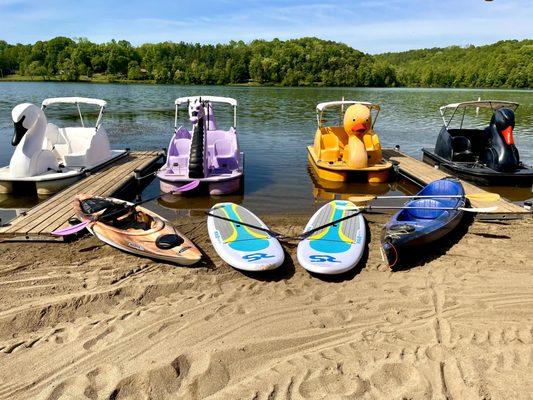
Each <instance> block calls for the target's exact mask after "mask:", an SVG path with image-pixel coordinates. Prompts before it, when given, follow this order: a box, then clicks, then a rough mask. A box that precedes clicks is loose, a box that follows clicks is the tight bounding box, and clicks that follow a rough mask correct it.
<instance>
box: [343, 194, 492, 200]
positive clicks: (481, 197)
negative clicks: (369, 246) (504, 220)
mask: <svg viewBox="0 0 533 400" xmlns="http://www.w3.org/2000/svg"><path fill="white" fill-rule="evenodd" d="M463 198H466V199H468V200H475V201H486V202H491V201H498V200H500V195H499V194H498V193H489V192H481V193H469V194H465V195H464V196H463V195H461V194H452V195H445V194H437V195H434V196H431V195H422V196H420V195H416V194H413V195H407V196H405V195H403V196H374V195H371V194H370V195H364V194H363V195H361V196H350V197H349V198H348V200H350V201H353V202H355V203H364V202H366V201H370V200H375V199H463Z"/></svg>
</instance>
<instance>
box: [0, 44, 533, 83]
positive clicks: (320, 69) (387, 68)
mask: <svg viewBox="0 0 533 400" xmlns="http://www.w3.org/2000/svg"><path fill="white" fill-rule="evenodd" d="M532 60H533V40H523V41H516V40H512V41H501V42H498V43H495V44H492V45H488V46H478V47H476V46H469V47H466V48H463V47H459V46H452V47H448V48H442V49H439V48H435V49H423V50H411V51H406V52H401V53H387V54H380V55H374V56H373V55H369V54H365V53H362V52H360V51H358V50H356V49H353V48H352V47H350V46H347V45H345V44H342V43H336V42H332V41H326V40H321V39H316V38H303V39H294V40H287V41H281V40H278V39H274V40H272V41H264V40H254V41H252V42H250V43H244V42H242V41H239V42H230V43H228V44H218V45H200V44H191V43H184V42H179V43H174V42H164V43H156V44H143V45H141V46H138V47H136V46H132V45H131V44H130V43H129V42H127V41H124V40H120V41H111V42H109V43H104V44H97V43H92V42H90V41H88V40H86V39H78V40H72V39H69V38H65V37H57V38H54V39H51V40H49V41H39V42H36V43H35V44H31V45H24V44H16V45H12V44H8V43H6V42H5V41H0V71H1V76H2V77H4V78H6V77H7V78H8V79H9V78H10V76H11V78H16V77H18V78H19V79H44V80H67V81H76V80H97V81H102V80H104V81H111V82H112V81H150V82H156V83H182V84H208V85H211V84H217V85H224V84H266V85H282V86H308V85H322V86H390V87H393V86H421V87H422V86H423V87H426V86H429V87H516V88H531V87H532V86H533V61H532Z"/></svg>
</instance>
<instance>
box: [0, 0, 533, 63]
mask: <svg viewBox="0 0 533 400" xmlns="http://www.w3.org/2000/svg"><path fill="white" fill-rule="evenodd" d="M55 36H67V37H71V38H78V37H84V38H88V39H89V40H91V41H94V42H107V41H109V40H111V39H117V40H120V39H125V40H128V41H130V42H131V43H132V44H134V45H139V44H142V43H147V42H151V43H154V42H161V41H174V42H178V41H185V42H193V43H197V42H198V43H227V42H228V41H230V40H244V41H251V40H253V39H267V40H270V39H273V38H276V37H277V38H279V39H290V38H299V37H305V36H315V37H319V38H322V39H328V40H334V41H339V42H343V43H346V44H348V45H350V46H352V47H354V48H356V49H359V50H361V51H364V52H367V53H371V54H375V53H382V52H387V51H401V50H409V49H415V48H426V47H445V46H450V45H469V44H474V45H481V44H488V43H493V42H496V41H498V40H502V39H526V38H529V39H531V38H533V0H493V1H490V2H489V1H484V0H352V1H349V0H321V1H315V0H306V1H303V0H285V1H281V0H270V1H269V0H263V1H261V0H240V1H239V0H218V1H208V0H203V1H182V0H173V1H170V0H162V1H153V0H152V1H150V0H143V1H140V0H129V1H113V0H90V1H88V0H74V1H73V0H0V40H5V41H7V42H8V43H33V42H35V41H37V40H46V39H50V38H53V37H55Z"/></svg>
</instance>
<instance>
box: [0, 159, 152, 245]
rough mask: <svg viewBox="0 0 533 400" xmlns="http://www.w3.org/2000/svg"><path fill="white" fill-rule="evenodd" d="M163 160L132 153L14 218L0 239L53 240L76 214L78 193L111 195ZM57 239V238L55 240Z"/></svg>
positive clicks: (0, 228) (0, 231)
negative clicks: (55, 231)
mask: <svg viewBox="0 0 533 400" xmlns="http://www.w3.org/2000/svg"><path fill="white" fill-rule="evenodd" d="M161 157H162V153H161V152H158V151H142V152H130V154H128V155H127V156H126V157H123V158H121V159H119V160H117V161H115V162H114V163H112V164H110V165H108V166H106V167H104V168H102V169H101V170H99V171H96V172H94V173H92V174H90V175H88V176H86V177H85V178H83V179H81V180H80V181H78V182H76V183H75V184H73V185H72V186H70V187H68V188H66V189H64V190H62V191H61V192H59V193H57V194H55V195H54V196H52V197H50V198H49V199H47V200H45V201H43V202H41V203H39V204H38V205H36V206H35V207H33V208H32V209H30V210H28V212H27V213H26V214H25V215H21V216H19V217H17V218H15V219H14V220H13V221H11V223H10V224H9V225H8V226H4V227H0V240H7V239H9V238H25V239H26V240H47V239H48V240H52V239H54V237H53V236H52V235H51V232H52V231H54V230H56V229H58V228H60V227H62V226H65V225H67V224H68V222H67V221H68V219H69V218H70V217H72V216H73V215H74V211H73V208H72V203H73V200H74V197H75V196H76V195H77V194H79V193H88V194H94V195H100V196H112V195H114V194H115V193H117V192H119V191H120V190H121V189H122V188H124V187H126V186H127V185H129V184H130V182H132V181H133V180H134V178H135V171H136V170H139V171H141V172H143V171H145V170H148V169H151V168H152V167H153V166H154V165H155V163H157V162H158V161H159V160H160V158H161ZM56 240H57V239H56Z"/></svg>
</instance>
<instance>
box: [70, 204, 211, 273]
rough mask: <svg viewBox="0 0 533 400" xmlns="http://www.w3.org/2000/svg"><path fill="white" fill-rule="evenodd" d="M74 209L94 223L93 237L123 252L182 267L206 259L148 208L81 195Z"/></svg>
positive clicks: (89, 229) (92, 228)
mask: <svg viewBox="0 0 533 400" xmlns="http://www.w3.org/2000/svg"><path fill="white" fill-rule="evenodd" d="M73 208H74V211H75V213H76V216H77V217H78V218H79V219H80V220H81V221H91V222H90V223H89V225H88V226H87V230H88V231H89V232H90V233H92V234H93V235H94V236H96V237H97V238H98V239H100V240H101V241H103V242H104V243H107V244H109V245H110V246H113V247H115V248H117V249H119V250H122V251H125V252H128V253H131V254H135V255H138V256H142V257H149V258H152V259H157V260H162V261H169V262H171V263H174V264H180V265H192V264H194V263H196V262H198V261H200V259H201V257H202V253H200V251H199V250H198V249H197V248H196V246H195V245H194V244H193V243H192V242H191V241H190V240H189V239H187V238H186V237H185V236H184V235H183V234H182V233H181V232H179V231H178V230H177V228H176V227H175V226H174V225H172V224H171V223H170V222H169V221H167V220H166V219H164V218H163V217H161V216H159V215H157V214H156V213H154V212H153V211H150V210H148V209H146V208H144V207H140V206H135V205H134V204H133V203H130V202H127V201H124V200H120V199H115V198H112V197H98V196H90V195H79V196H76V198H75V200H74V203H73ZM94 218H96V221H94Z"/></svg>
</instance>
